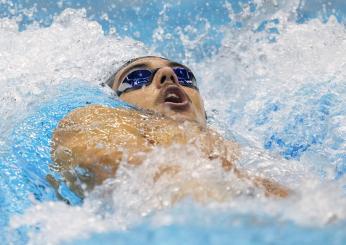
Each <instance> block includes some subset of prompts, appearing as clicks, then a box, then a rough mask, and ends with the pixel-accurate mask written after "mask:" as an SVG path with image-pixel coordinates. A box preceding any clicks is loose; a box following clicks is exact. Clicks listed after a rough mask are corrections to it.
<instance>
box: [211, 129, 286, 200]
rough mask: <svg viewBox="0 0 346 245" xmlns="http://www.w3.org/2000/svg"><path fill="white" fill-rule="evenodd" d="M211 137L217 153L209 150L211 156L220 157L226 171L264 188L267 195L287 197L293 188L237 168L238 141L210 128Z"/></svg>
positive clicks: (238, 155)
mask: <svg viewBox="0 0 346 245" xmlns="http://www.w3.org/2000/svg"><path fill="white" fill-rule="evenodd" d="M209 137H211V142H213V146H214V147H213V148H214V149H215V148H216V149H217V150H216V153H213V152H210V151H209V158H210V159H213V158H219V159H220V160H221V162H222V167H223V169H224V170H225V171H233V172H234V174H235V175H236V176H237V177H238V178H241V179H244V180H250V181H251V182H252V183H253V184H254V185H255V186H256V187H258V188H262V189H263V190H264V192H265V195H266V196H273V197H287V196H288V195H289V194H290V193H292V191H291V190H289V189H288V188H287V187H284V186H282V185H280V184H278V183H276V182H274V181H272V180H269V179H267V178H262V177H258V176H251V175H249V174H248V173H247V172H245V171H242V170H240V169H238V168H237V166H236V164H235V162H236V161H237V160H238V159H239V157H240V147H239V145H238V144H237V143H235V142H232V141H228V140H224V139H223V138H222V137H221V136H220V135H219V134H218V133H217V132H215V131H212V130H210V132H209Z"/></svg>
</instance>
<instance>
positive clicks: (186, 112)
mask: <svg viewBox="0 0 346 245" xmlns="http://www.w3.org/2000/svg"><path fill="white" fill-rule="evenodd" d="M159 107H160V109H159V112H160V113H161V114H163V115H164V116H166V117H169V118H171V119H173V120H175V121H177V122H186V121H189V122H193V123H197V124H199V125H201V126H205V121H204V120H203V119H200V118H198V117H197V116H196V114H195V113H194V111H193V109H192V106H191V104H190V103H189V102H188V101H187V102H186V105H179V106H177V105H171V104H167V102H166V103H163V104H161V106H159Z"/></svg>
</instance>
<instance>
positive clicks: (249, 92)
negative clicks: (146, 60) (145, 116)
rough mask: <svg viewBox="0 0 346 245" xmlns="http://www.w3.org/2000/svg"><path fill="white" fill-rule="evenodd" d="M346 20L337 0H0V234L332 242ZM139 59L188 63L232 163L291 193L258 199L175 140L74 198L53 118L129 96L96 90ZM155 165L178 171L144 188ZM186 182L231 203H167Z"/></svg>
mask: <svg viewBox="0 0 346 245" xmlns="http://www.w3.org/2000/svg"><path fill="white" fill-rule="evenodd" d="M345 17H346V4H345V3H344V2H343V1H341V0H333V1H323V0H316V1H298V0H295V1H288V0H287V1H284V0H282V1H275V0H271V1H269V0H253V1H251V0H249V1H245V0H242V1H236V0H232V1H231V0H230V1H199V0H197V1H187V0H180V1H159V0H153V1H151V2H148V1H143V0H130V1H129V0H128V1H122V0H115V1H108V0H103V1H97V2H96V1H88V0H74V1H69V0H67V1H57V2H54V3H52V2H48V1H36V2H34V1H31V0H28V1H18V0H0V57H1V58H0V74H1V75H0V85H1V86H0V92H1V93H0V100H1V102H2V103H1V106H0V115H1V120H0V130H1V131H0V132H1V134H0V146H1V147H0V169H1V171H0V238H1V239H2V241H3V243H5V244H26V243H28V244H80V243H83V244H98V243H100V242H101V243H102V244H114V243H117V244H118V243H119V244H129V243H130V244H162V243H165V244H166V243H167V244H180V243H188V244H229V243H234V244H277V243H280V244H297V243H299V244H345V243H346V174H345V173H346V141H345V139H346V126H345V125H346V109H345V108H346V82H345V78H346V53H345V50H346V30H345ZM148 54H156V55H163V56H166V57H168V58H171V59H175V60H177V61H179V62H183V63H185V64H187V65H189V66H190V67H191V69H192V70H193V71H194V73H195V75H196V77H197V80H198V82H199V87H200V91H201V93H202V95H203V97H204V99H205V106H206V110H207V114H208V124H209V125H210V127H212V128H214V129H216V130H217V131H218V132H220V133H221V134H222V135H223V136H224V137H225V138H227V139H230V140H235V141H237V142H238V143H239V144H240V146H241V152H242V154H241V159H240V160H239V161H238V163H237V164H238V166H239V167H240V168H242V169H244V170H246V171H248V172H249V173H251V174H254V175H255V174H256V175H260V176H266V177H268V178H272V179H274V180H276V181H278V182H280V183H282V184H284V185H286V186H288V187H289V188H291V189H292V190H294V195H292V196H291V197H290V198H288V199H285V200H276V199H270V198H269V199H268V198H266V197H265V196H264V195H263V193H262V192H261V191H260V190H254V189H251V188H249V186H248V184H247V183H243V182H241V181H239V180H237V179H236V178H234V176H232V174H227V173H224V172H223V171H222V170H221V169H219V168H215V167H213V166H217V164H219V163H218V162H217V160H215V161H207V160H205V159H204V158H203V157H202V156H201V155H200V152H199V151H198V150H197V149H195V148H194V147H188V148H186V147H185V148H184V147H182V146H179V145H173V146H172V147H170V148H168V149H161V148H157V149H155V151H154V152H152V153H150V154H148V155H147V158H146V160H145V162H144V163H143V165H142V166H140V167H137V168H129V167H128V166H127V165H126V164H124V166H122V167H121V168H120V169H119V171H118V172H117V176H115V177H114V178H111V179H109V180H107V181H106V182H105V183H104V184H103V185H101V186H99V187H97V188H96V189H95V190H94V191H93V192H91V193H90V194H89V195H88V196H87V197H86V198H85V199H84V200H81V199H80V198H79V197H78V196H76V195H75V194H74V193H73V192H72V191H71V190H70V189H69V187H68V186H67V185H66V184H64V182H63V179H62V177H61V176H59V174H58V173H56V172H54V170H53V169H52V165H51V163H52V162H51V159H50V139H51V135H52V133H53V130H54V128H55V127H56V126H57V124H58V122H59V121H60V120H61V119H62V118H63V117H64V116H65V115H66V114H67V113H68V112H69V111H71V110H73V109H75V108H78V107H81V106H85V105H89V104H103V105H106V106H112V107H127V106H129V105H127V104H125V103H124V102H121V101H119V100H118V99H117V98H116V96H115V95H114V94H113V93H112V91H110V89H107V88H105V87H101V86H99V84H100V83H101V82H103V81H105V80H106V79H107V78H108V77H109V76H110V75H111V74H112V72H113V71H114V70H115V69H116V68H117V67H119V66H120V65H121V64H122V63H123V62H124V61H126V60H128V59H129V58H132V57H137V56H142V55H148ZM163 162H164V163H166V164H179V165H180V166H181V168H182V172H181V173H180V175H179V176H178V177H177V180H176V182H173V183H172V182H164V181H162V182H161V183H160V185H154V184H153V182H152V176H153V174H154V173H155V170H156V167H157V165H159V164H160V163H163ZM47 176H52V177H53V178H54V179H55V180H56V181H59V182H61V185H60V187H59V189H58V190H57V191H56V190H55V189H54V188H53V187H52V186H51V184H50V183H49V182H48V181H47ZM191 178H195V179H199V180H208V181H210V183H213V184H217V183H226V182H227V183H228V184H229V185H230V186H231V188H230V190H229V192H230V193H231V194H230V197H231V198H229V199H227V201H226V202H224V203H218V202H214V201H212V200H210V202H207V203H203V204H202V203H197V202H195V201H193V200H192V199H189V198H187V199H185V200H183V201H182V202H180V203H177V204H175V205H172V203H170V202H169V197H170V195H172V194H173V193H174V192H175V191H176V188H177V185H178V184H179V181H184V180H189V179H191ZM59 197H60V199H61V197H62V198H63V199H64V200H65V202H62V201H61V200H60V199H59ZM66 202H68V203H70V205H67V204H66Z"/></svg>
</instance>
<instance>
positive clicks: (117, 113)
mask: <svg viewBox="0 0 346 245" xmlns="http://www.w3.org/2000/svg"><path fill="white" fill-rule="evenodd" d="M140 117H141V115H140V113H139V112H138V111H136V110H134V109H129V108H114V107H107V106H103V105H90V106H85V107H81V108H78V109H76V110H73V111H72V112H70V113H69V114H67V115H66V116H65V118H63V119H62V120H61V121H60V123H59V128H61V127H66V126H67V127H68V126H71V125H85V124H94V125H95V126H96V124H97V123H98V122H100V123H101V122H102V123H103V124H107V123H112V124H114V123H117V122H118V123H121V122H122V121H124V120H126V119H129V118H130V119H131V120H136V119H140Z"/></svg>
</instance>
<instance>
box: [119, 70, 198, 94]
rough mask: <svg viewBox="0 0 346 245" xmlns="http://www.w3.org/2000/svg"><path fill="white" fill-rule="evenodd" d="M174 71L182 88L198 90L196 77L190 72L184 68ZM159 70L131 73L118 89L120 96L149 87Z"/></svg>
mask: <svg viewBox="0 0 346 245" xmlns="http://www.w3.org/2000/svg"><path fill="white" fill-rule="evenodd" d="M172 69H173V71H174V73H175V74H176V75H177V78H178V81H179V83H180V84H181V85H182V86H186V87H191V88H194V89H196V90H198V88H197V82H196V79H195V76H194V75H193V73H192V72H191V71H190V70H187V69H186V68H184V67H173V68H172ZM157 70H158V69H155V70H150V69H139V70H134V71H132V72H130V73H129V74H128V75H127V76H126V77H125V78H124V80H123V81H122V82H121V84H120V85H119V87H118V89H117V94H118V96H120V95H121V94H122V93H125V92H129V91H132V90H136V89H140V88H142V87H144V86H147V85H149V84H150V83H151V81H152V79H153V77H154V75H155V73H156V71H157Z"/></svg>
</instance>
